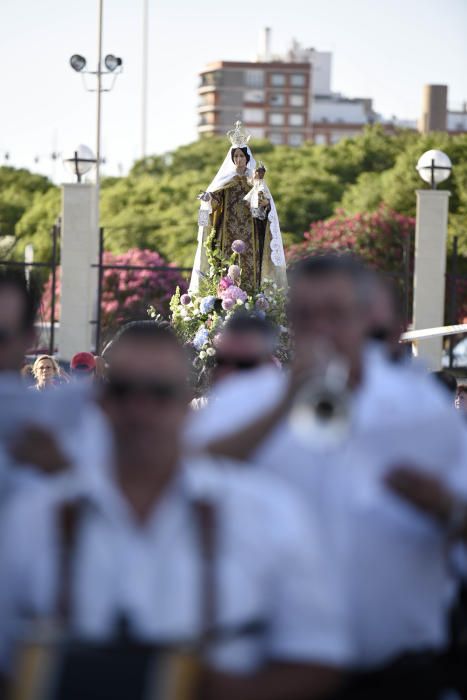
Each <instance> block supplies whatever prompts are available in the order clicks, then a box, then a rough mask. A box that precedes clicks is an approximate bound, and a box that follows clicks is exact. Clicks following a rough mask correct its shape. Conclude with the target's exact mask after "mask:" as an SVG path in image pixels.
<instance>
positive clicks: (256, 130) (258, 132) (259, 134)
mask: <svg viewBox="0 0 467 700" xmlns="http://www.w3.org/2000/svg"><path fill="white" fill-rule="evenodd" d="M250 133H251V135H252V136H253V138H255V139H264V129H262V128H261V127H258V126H252V127H251V129H250Z"/></svg>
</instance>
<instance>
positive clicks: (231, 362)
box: [216, 355, 262, 372]
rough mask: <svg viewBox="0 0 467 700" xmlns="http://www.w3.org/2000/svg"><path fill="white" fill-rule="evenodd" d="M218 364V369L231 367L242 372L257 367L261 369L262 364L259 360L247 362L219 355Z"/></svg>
mask: <svg viewBox="0 0 467 700" xmlns="http://www.w3.org/2000/svg"><path fill="white" fill-rule="evenodd" d="M216 364H217V366H218V367H230V368H231V369H236V370H239V371H240V372H242V371H245V370H249V369H255V368H256V367H259V366H260V365H261V364H262V362H261V360H259V359H250V360H247V359H242V358H240V357H238V358H235V357H224V356H222V355H218V356H217V358H216Z"/></svg>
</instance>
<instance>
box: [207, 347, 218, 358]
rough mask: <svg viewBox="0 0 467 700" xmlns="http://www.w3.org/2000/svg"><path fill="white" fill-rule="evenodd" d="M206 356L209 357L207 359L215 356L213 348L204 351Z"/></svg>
mask: <svg viewBox="0 0 467 700" xmlns="http://www.w3.org/2000/svg"><path fill="white" fill-rule="evenodd" d="M206 354H207V355H209V357H212V356H213V355H215V354H216V351H215V350H214V348H208V349H207V350H206Z"/></svg>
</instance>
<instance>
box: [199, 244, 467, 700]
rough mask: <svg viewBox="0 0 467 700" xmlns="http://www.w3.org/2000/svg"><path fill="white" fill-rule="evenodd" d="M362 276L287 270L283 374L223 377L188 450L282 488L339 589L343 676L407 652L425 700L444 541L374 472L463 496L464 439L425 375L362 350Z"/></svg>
mask: <svg viewBox="0 0 467 700" xmlns="http://www.w3.org/2000/svg"><path fill="white" fill-rule="evenodd" d="M363 275H364V271H362V270H361V269H360V268H359V267H358V265H356V264H355V262H354V261H352V260H348V259H346V258H342V257H336V256H319V257H316V258H312V259H309V260H307V261H304V262H302V263H301V264H299V265H298V266H297V267H296V269H295V270H294V271H293V273H292V275H291V290H290V322H291V328H292V332H293V335H294V341H295V358H294V362H293V365H292V368H291V372H290V374H289V377H288V378H287V377H286V376H281V375H279V374H273V373H271V372H269V373H268V374H267V375H266V374H265V372H264V371H263V372H258V374H257V375H256V376H253V375H252V376H250V377H249V378H248V380H247V381H244V382H243V384H242V385H240V383H239V382H237V387H236V401H235V402H232V401H231V395H229V394H228V393H227V392H225V393H224V394H223V395H221V393H220V392H219V396H218V401H217V404H216V410H215V412H214V411H209V407H208V409H207V410H206V411H205V413H204V415H203V413H202V412H201V413H200V414H199V415H198V417H197V419H198V420H197V425H196V427H195V426H192V429H191V432H190V435H191V437H192V440H193V442H192V444H193V445H196V446H198V448H201V447H202V446H203V445H205V446H206V445H207V449H208V450H210V451H211V452H212V453H215V454H225V455H230V456H237V457H243V458H247V457H248V458H249V459H250V460H251V461H252V462H253V463H254V464H257V465H258V466H259V467H260V468H261V469H263V470H266V471H267V472H274V473H275V474H277V475H278V476H281V477H282V478H283V479H284V480H285V481H287V482H288V483H289V484H293V485H295V487H296V488H297V489H298V490H299V491H300V493H301V494H302V495H303V496H304V497H305V499H306V501H307V502H308V505H309V509H310V512H313V513H314V514H315V515H316V516H317V517H318V519H319V520H320V522H321V524H322V528H323V529H322V537H323V542H324V543H325V546H326V547H327V549H328V552H329V557H330V559H331V560H332V562H333V565H334V566H335V570H336V575H338V576H340V577H341V578H342V580H343V581H344V583H345V587H346V601H347V605H348V612H349V625H350V628H351V630H352V634H353V636H354V641H355V657H354V659H353V665H354V667H355V668H356V669H360V670H362V669H366V670H371V669H377V668H381V667H384V666H387V667H390V666H391V665H392V664H393V663H395V662H398V661H399V659H400V658H401V657H402V656H405V655H407V654H421V655H422V659H421V660H420V659H418V660H417V662H415V665H413V664H412V665H410V666H409V669H412V670H413V669H415V685H414V686H409V682H411V681H409V680H407V678H406V679H405V682H406V690H407V688H409V687H410V692H411V693H412V695H413V697H425V695H423V693H425V691H426V690H427V688H428V689H429V688H430V685H432V686H433V691H434V690H436V688H435V684H432V674H435V675H437V674H438V669H437V668H436V664H432V663H431V658H432V657H431V656H430V654H431V653H436V652H442V651H443V650H444V649H445V648H446V645H447V643H448V638H447V613H448V607H449V587H450V571H449V568H448V565H447V562H446V557H445V552H446V547H447V544H448V534H447V532H446V531H444V530H443V528H442V527H440V526H438V527H435V526H434V525H433V523H432V522H431V521H429V519H428V518H426V517H424V516H423V515H421V514H420V513H419V512H418V511H416V510H415V509H412V510H411V509H409V508H407V506H406V505H405V504H404V503H402V501H401V500H399V498H396V497H395V496H394V495H393V493H391V491H390V489H389V486H390V485H391V481H390V480H389V479H388V473H389V474H390V473H391V470H393V469H394V468H395V467H397V466H401V465H416V466H417V467H418V469H420V470H422V472H423V473H427V474H433V475H437V476H438V478H439V479H441V480H442V482H443V483H444V484H445V486H446V487H449V488H450V489H452V490H454V491H457V492H461V493H462V492H463V493H466V490H467V470H466V454H465V449H464V448H465V440H464V433H463V427H462V425H461V422H460V420H459V418H458V416H456V415H454V412H453V411H452V409H451V405H450V402H449V400H448V398H447V397H446V396H445V395H444V393H443V392H442V391H441V389H438V387H437V386H435V385H434V383H433V382H432V380H431V378H429V377H426V376H424V375H422V374H421V373H420V372H418V371H416V370H412V369H411V368H410V367H408V366H406V365H405V364H402V365H399V364H397V363H393V362H389V361H388V360H387V359H386V358H385V356H384V354H383V353H381V352H379V351H377V352H374V351H373V349H372V348H367V347H366V335H367V331H368V323H367V314H366V310H367V305H366V301H367V300H366V298H365V295H364V294H362V290H364V289H365V285H364V284H362V280H363ZM336 368H337V370H338V371H336ZM336 377H337V379H338V382H337V384H336ZM232 403H235V406H237V407H238V404H239V403H241V405H243V406H244V407H245V408H244V412H243V413H244V414H246V417H244V415H243V414H242V413H241V412H240V411H238V408H237V409H236V408H235V407H234V408H232V409H231V406H232ZM320 407H321V408H322V407H324V408H325V410H324V411H322V410H321V408H320ZM318 409H319V410H318ZM335 417H337V418H338V420H337V419H336V420H335V419H334V418H335ZM391 488H392V491H393V492H395V491H396V488H395V484H393V485H392V486H391ZM422 591H423V594H422V593H421V592H422ZM425 651H428V652H429V654H428V657H427V658H426V659H425V658H424V657H423V653H424V652H425ZM417 664H418V665H417ZM398 668H399V666H398ZM420 669H423V670H420ZM394 677H397V673H396V674H395V675H394V676H393V678H394ZM411 680H413V678H412V679H411ZM375 682H376V684H378V681H377V680H376V681H375ZM418 683H421V684H422V686H420V685H418ZM399 690H400V688H399ZM393 692H398V690H397V688H396V689H394V688H393V687H392V686H391V685H390V683H389V682H388V693H389V696H391V695H390V694H391V693H393ZM417 693H418V695H417ZM375 696H376V695H375ZM377 697H382V695H381V694H379V695H377ZM426 697H429V696H428V695H427V696H426Z"/></svg>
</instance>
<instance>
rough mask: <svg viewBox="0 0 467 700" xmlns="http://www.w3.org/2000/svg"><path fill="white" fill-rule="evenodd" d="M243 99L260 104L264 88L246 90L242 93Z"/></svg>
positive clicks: (262, 100)
mask: <svg viewBox="0 0 467 700" xmlns="http://www.w3.org/2000/svg"><path fill="white" fill-rule="evenodd" d="M243 101H244V102H254V103H256V104H262V103H263V102H264V90H246V91H245V92H244V94H243Z"/></svg>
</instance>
